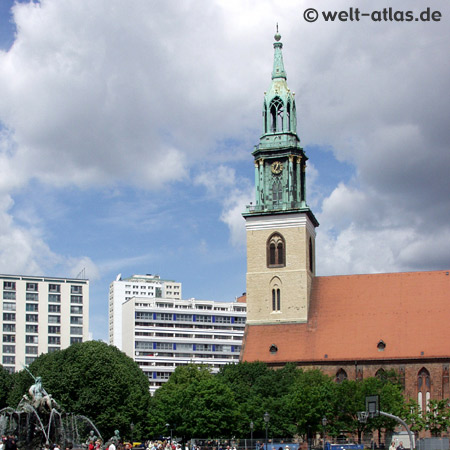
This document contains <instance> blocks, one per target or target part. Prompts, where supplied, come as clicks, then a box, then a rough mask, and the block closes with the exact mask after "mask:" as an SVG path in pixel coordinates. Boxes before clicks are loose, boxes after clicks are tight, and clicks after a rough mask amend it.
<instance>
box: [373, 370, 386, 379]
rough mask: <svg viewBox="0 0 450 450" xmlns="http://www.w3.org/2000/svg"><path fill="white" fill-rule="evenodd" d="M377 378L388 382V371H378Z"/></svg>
mask: <svg viewBox="0 0 450 450" xmlns="http://www.w3.org/2000/svg"><path fill="white" fill-rule="evenodd" d="M375 376H376V377H377V378H378V379H380V380H386V378H387V375H386V371H385V370H384V369H378V370H377V371H376V373H375Z"/></svg>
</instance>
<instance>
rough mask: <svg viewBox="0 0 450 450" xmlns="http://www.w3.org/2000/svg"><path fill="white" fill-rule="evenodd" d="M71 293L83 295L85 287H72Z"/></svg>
mask: <svg viewBox="0 0 450 450" xmlns="http://www.w3.org/2000/svg"><path fill="white" fill-rule="evenodd" d="M70 293H71V294H78V295H81V294H82V293H83V286H80V285H72V286H70Z"/></svg>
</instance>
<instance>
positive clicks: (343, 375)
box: [336, 369, 348, 383]
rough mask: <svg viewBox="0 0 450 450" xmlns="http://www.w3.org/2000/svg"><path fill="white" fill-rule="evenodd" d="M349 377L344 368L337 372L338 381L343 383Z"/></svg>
mask: <svg viewBox="0 0 450 450" xmlns="http://www.w3.org/2000/svg"><path fill="white" fill-rule="evenodd" d="M347 378H348V376H347V372H346V371H345V370H344V369H339V370H338V371H337V372H336V383H342V382H343V381H344V380H346V379H347Z"/></svg>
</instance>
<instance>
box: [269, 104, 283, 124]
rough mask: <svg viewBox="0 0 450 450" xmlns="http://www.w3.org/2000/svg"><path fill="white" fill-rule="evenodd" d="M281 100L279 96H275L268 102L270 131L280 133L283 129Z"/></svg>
mask: <svg viewBox="0 0 450 450" xmlns="http://www.w3.org/2000/svg"><path fill="white" fill-rule="evenodd" d="M283 106H284V105H283V100H281V98H280V97H275V98H274V99H273V100H272V101H271V102H270V107H269V110H270V118H271V132H272V133H280V132H282V131H283V114H284V108H283Z"/></svg>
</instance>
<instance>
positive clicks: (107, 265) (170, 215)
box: [0, 0, 450, 339]
mask: <svg viewBox="0 0 450 450" xmlns="http://www.w3.org/2000/svg"><path fill="white" fill-rule="evenodd" d="M313 3H314V4H313ZM312 6H313V7H316V8H317V9H318V10H328V9H333V10H348V8H349V7H351V6H353V7H357V6H360V8H361V9H363V10H367V12H370V11H372V10H376V9H377V8H379V7H380V6H379V4H378V2H375V1H369V2H362V1H356V2H353V3H352V4H349V3H348V2H345V1H333V2H331V1H325V0H321V1H319V2H311V1H310V2H307V1H288V0H283V1H281V0H279V1H276V0H259V1H256V0H255V1H250V0H249V1H245V2H241V1H237V0H236V1H233V0H227V1H225V0H195V1H192V2H183V1H181V0H173V1H172V2H166V3H164V4H163V3H162V2H157V1H148V0H145V1H144V0H136V1H133V2H125V1H123V0H97V1H95V2H92V1H90V0H42V1H41V2H34V3H33V2H32V3H29V2H20V3H17V4H15V3H14V2H12V1H10V0H3V1H2V2H0V49H1V50H0V99H1V101H0V173H1V176H0V272H1V273H18V274H28V275H53V276H63V277H64V276H68V277H71V276H76V275H77V274H78V273H79V272H80V271H81V270H82V269H83V268H85V269H86V274H87V276H88V277H89V279H90V280H91V307H90V330H91V332H92V333H93V337H94V338H95V339H106V338H107V300H108V286H109V283H110V282H111V281H113V280H114V279H115V277H116V276H117V274H118V273H121V274H122V275H123V276H129V275H132V274H134V273H139V274H142V273H153V274H155V273H157V274H159V275H161V277H163V278H169V279H174V280H176V281H180V282H182V283H183V297H185V298H188V297H196V298H201V299H213V300H233V299H234V298H235V297H236V296H238V295H240V294H241V293H242V292H244V291H245V270H246V252H245V232H244V221H243V219H242V218H241V216H240V213H241V212H242V211H243V210H244V206H245V204H248V203H249V202H250V201H253V173H254V172H253V157H252V155H251V152H252V150H253V146H254V145H255V144H257V143H258V140H259V137H260V133H261V128H260V126H261V105H262V100H263V95H264V91H265V90H267V88H268V87H269V85H270V81H271V80H270V77H271V69H272V62H273V59H272V58H273V48H272V43H273V34H274V31H275V24H276V23H277V22H278V23H279V27H280V33H281V35H282V42H283V44H284V48H283V55H284V63H285V67H286V71H287V74H288V85H289V87H290V88H291V90H293V91H295V92H296V99H297V112H298V121H299V123H298V129H299V135H300V138H301V140H302V143H303V145H304V147H305V150H306V153H307V155H308V157H309V158H310V160H309V164H308V174H307V177H308V178H307V179H308V203H309V205H310V206H311V208H312V209H313V211H314V213H315V214H316V216H317V218H318V219H319V222H320V224H321V225H320V227H319V229H318V235H317V271H318V273H319V274H320V275H332V274H347V273H369V272H370V273H371V272H388V271H410V270H435V269H448V268H449V267H450V225H449V224H450V220H449V219H450V217H449V216H450V195H449V194H450V184H449V176H448V173H449V171H450V170H449V169H450V152H449V142H450V136H449V134H450V127H449V126H448V117H449V112H450V111H449V109H450V106H449V102H448V92H449V90H450V89H449V87H450V86H449V84H450V67H449V60H448V48H449V44H450V42H449V40H450V39H449V37H450V27H449V20H450V19H449V18H450V7H449V6H448V2H447V1H443V0H442V1H439V0H438V1H436V2H434V3H433V8H434V9H436V10H440V11H441V13H442V15H443V18H442V20H441V22H436V23H416V22H415V23H395V22H385V23H375V22H370V20H369V19H367V20H366V21H361V22H359V23H356V22H353V23H350V22H346V23H324V22H323V21H321V20H318V21H317V22H315V23H306V22H305V21H304V19H303V16H302V14H303V11H304V10H305V9H306V8H309V7H312ZM395 8H398V9H399V10H400V9H404V10H407V9H408V10H413V11H415V12H420V11H421V10H422V9H423V7H422V5H421V2H419V1H412V2H411V1H408V2H406V1H403V2H395Z"/></svg>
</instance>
